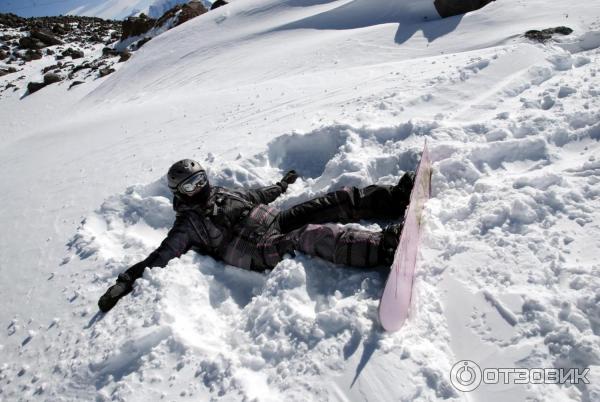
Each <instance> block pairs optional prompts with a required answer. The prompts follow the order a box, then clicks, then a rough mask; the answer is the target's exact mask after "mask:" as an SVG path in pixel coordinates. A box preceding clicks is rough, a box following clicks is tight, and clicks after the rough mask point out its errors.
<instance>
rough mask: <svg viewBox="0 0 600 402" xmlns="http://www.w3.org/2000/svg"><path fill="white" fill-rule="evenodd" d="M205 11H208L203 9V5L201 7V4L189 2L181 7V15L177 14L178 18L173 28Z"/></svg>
mask: <svg viewBox="0 0 600 402" xmlns="http://www.w3.org/2000/svg"><path fill="white" fill-rule="evenodd" d="M207 11H208V10H207V9H206V8H205V7H204V5H202V3H201V2H199V1H195V0H193V1H190V2H189V3H187V4H184V5H183V6H182V7H181V13H180V14H179V18H178V19H177V23H176V24H175V26H178V25H181V24H183V23H184V22H186V21H189V20H191V19H192V18H196V17H197V16H199V15H202V14H204V13H205V12H207Z"/></svg>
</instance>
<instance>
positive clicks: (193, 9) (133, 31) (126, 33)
mask: <svg viewBox="0 0 600 402" xmlns="http://www.w3.org/2000/svg"><path fill="white" fill-rule="evenodd" d="M207 11H208V10H207V9H206V8H205V7H204V5H203V4H202V3H201V2H199V1H190V2H189V3H187V4H178V5H176V6H175V7H173V8H171V9H169V10H168V11H167V12H165V13H164V14H163V15H162V16H161V17H160V18H158V19H156V20H155V19H152V18H149V17H148V16H146V15H145V14H141V15H140V16H139V17H129V18H127V19H126V20H125V21H123V24H122V28H121V31H122V34H121V40H125V39H127V38H131V37H135V36H142V35H145V34H148V33H149V31H150V30H151V29H153V28H164V27H165V26H166V25H167V24H168V25H169V26H167V29H171V28H173V27H176V26H179V25H181V24H183V23H184V22H187V21H189V20H191V19H192V18H196V17H197V16H199V15H202V14H204V13H206V12H207ZM148 37H150V36H148ZM141 46H142V44H139V43H138V44H137V47H138V48H140V47H141Z"/></svg>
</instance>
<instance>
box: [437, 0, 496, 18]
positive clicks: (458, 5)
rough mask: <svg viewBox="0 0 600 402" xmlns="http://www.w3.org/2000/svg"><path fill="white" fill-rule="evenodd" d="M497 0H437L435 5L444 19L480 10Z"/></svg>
mask: <svg viewBox="0 0 600 402" xmlns="http://www.w3.org/2000/svg"><path fill="white" fill-rule="evenodd" d="M492 1H496V0H476V1H464V0H458V1H457V0H435V1H434V2H433V4H434V5H435V8H436V10H437V12H438V14H439V15H440V17H442V18H447V17H453V16H455V15H460V14H465V13H468V12H470V11H475V10H479V9H480V8H482V7H485V6H487V5H488V4H489V3H491V2H492Z"/></svg>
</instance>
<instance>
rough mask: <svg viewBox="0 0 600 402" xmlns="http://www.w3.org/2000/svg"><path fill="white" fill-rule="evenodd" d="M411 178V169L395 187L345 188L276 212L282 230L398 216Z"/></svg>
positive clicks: (412, 175)
mask: <svg viewBox="0 0 600 402" xmlns="http://www.w3.org/2000/svg"><path fill="white" fill-rule="evenodd" d="M413 181H414V173H412V172H411V173H408V174H405V175H404V176H403V177H402V179H401V180H400V182H399V183H398V184H397V185H396V186H380V185H371V186H368V187H365V188H357V187H344V188H343V189H342V190H339V191H335V192H332V193H328V194H326V195H324V196H321V197H317V198H314V199H312V200H309V201H306V202H303V203H301V204H298V205H295V206H293V207H291V208H289V209H287V210H285V211H282V212H281V213H280V214H279V224H280V227H281V231H282V232H283V233H288V232H291V231H292V230H295V229H298V228H300V227H302V226H304V225H306V224H309V223H313V224H316V223H328V222H340V223H347V222H355V221H358V220H360V219H377V218H380V219H384V218H388V219H398V218H399V217H401V216H402V214H403V213H404V210H405V209H406V206H407V205H408V200H409V197H410V191H411V189H412V183H413Z"/></svg>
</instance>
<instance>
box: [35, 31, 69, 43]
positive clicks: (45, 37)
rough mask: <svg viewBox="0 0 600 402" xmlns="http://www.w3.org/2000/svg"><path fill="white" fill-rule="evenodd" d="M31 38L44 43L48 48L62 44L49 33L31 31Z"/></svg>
mask: <svg viewBox="0 0 600 402" xmlns="http://www.w3.org/2000/svg"><path fill="white" fill-rule="evenodd" d="M31 37H33V38H35V39H39V40H40V41H42V42H44V43H45V44H46V45H48V46H54V45H62V44H63V41H62V40H60V39H58V38H57V37H55V36H52V34H50V32H44V31H37V30H34V31H31Z"/></svg>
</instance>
